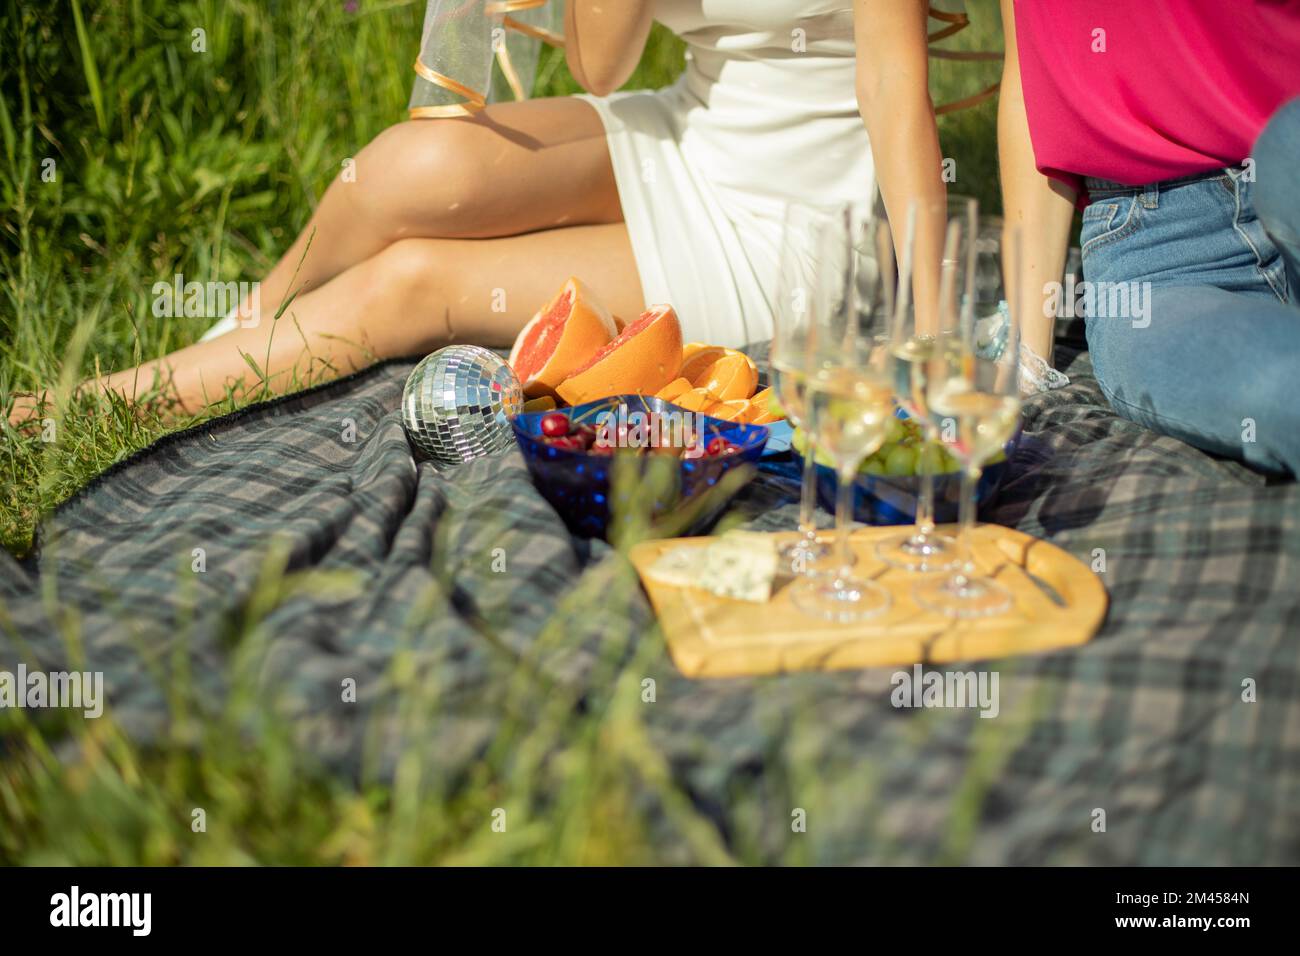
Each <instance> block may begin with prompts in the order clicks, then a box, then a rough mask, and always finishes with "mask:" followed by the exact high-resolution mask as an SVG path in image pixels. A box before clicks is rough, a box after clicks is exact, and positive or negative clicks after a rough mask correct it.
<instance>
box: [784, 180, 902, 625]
mask: <svg viewBox="0 0 1300 956" xmlns="http://www.w3.org/2000/svg"><path fill="white" fill-rule="evenodd" d="M815 215H816V216H817V217H818V218H819V219H820V221H821V222H822V225H821V228H820V232H819V234H818V242H817V243H816V248H817V251H818V254H819V255H818V261H817V268H818V270H819V272H820V274H821V276H823V278H824V279H825V281H824V282H823V291H822V292H821V294H820V295H819V297H818V300H817V303H816V308H814V309H813V310H811V312H810V315H809V320H808V346H807V352H806V356H807V359H806V364H805V366H804V368H805V376H806V378H805V381H804V402H805V410H806V417H807V419H808V420H809V421H810V423H811V428H812V434H813V435H814V436H815V438H816V442H817V446H818V447H819V448H820V449H822V450H823V451H824V452H825V453H826V454H828V455H829V456H830V458H831V459H832V461H833V462H834V464H835V473H836V476H837V478H838V482H837V485H838V487H837V495H836V506H835V556H834V571H833V572H832V573H829V574H819V575H815V576H813V575H810V576H807V577H805V578H803V579H802V580H800V581H797V582H795V583H794V584H793V585H791V588H792V591H791V599H792V601H793V602H794V604H795V606H796V607H798V608H799V609H800V610H801V611H803V612H804V613H807V614H811V615H815V616H819V617H824V618H828V619H830V620H833V621H854V620H859V619H862V618H866V617H872V616H874V615H877V614H880V613H882V612H883V611H884V610H886V609H887V608H888V607H889V605H890V597H889V592H888V591H886V590H885V589H884V588H882V587H881V586H880V585H878V584H876V583H874V582H872V581H868V580H864V579H862V578H860V577H854V574H853V566H854V563H855V559H854V555H853V549H852V544H851V541H850V538H849V532H850V529H851V525H852V520H853V513H852V512H853V488H854V482H855V480H856V478H857V475H858V469H859V467H860V466H861V464H862V460H863V459H864V458H866V457H867V456H868V455H870V454H872V453H873V452H874V451H875V450H876V449H878V448H879V447H880V446H881V445H882V444H883V443H884V440H885V433H886V427H887V425H888V422H889V419H890V417H891V416H892V414H893V404H894V403H893V389H892V387H891V384H890V379H889V366H888V362H887V357H888V335H887V328H888V316H887V315H886V309H885V301H886V298H887V296H886V293H885V288H886V286H887V285H888V283H887V282H886V281H885V280H884V275H885V272H886V270H882V269H881V268H879V266H878V263H877V262H876V261H875V259H874V257H873V256H872V254H871V253H872V252H873V251H874V250H877V249H879V248H880V246H881V242H880V235H879V233H880V230H881V228H882V225H883V223H884V220H883V218H881V217H878V216H876V215H875V214H874V210H873V208H872V207H870V206H864V205H860V204H844V205H837V206H833V207H820V208H819V209H817V210H816V212H815Z"/></svg>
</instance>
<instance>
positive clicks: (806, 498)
mask: <svg viewBox="0 0 1300 956" xmlns="http://www.w3.org/2000/svg"><path fill="white" fill-rule="evenodd" d="M804 450H805V452H806V453H807V454H805V455H804V459H803V484H802V485H801V486H800V489H799V530H800V531H802V532H803V535H804V537H805V538H808V539H809V540H811V539H813V538H816V537H817V519H816V510H817V445H816V444H815V443H814V442H813V439H812V436H811V435H809V437H808V445H807V446H806V448H805V449H804Z"/></svg>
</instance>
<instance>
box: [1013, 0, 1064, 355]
mask: <svg viewBox="0 0 1300 956" xmlns="http://www.w3.org/2000/svg"><path fill="white" fill-rule="evenodd" d="M1002 32H1003V34H1005V37H1006V39H1005V43H1006V58H1005V60H1004V61H1003V64H1002V92H1001V94H1000V99H999V102H998V166H999V169H1000V171H1001V175H1002V210H1003V221H1004V222H1005V223H1006V224H1007V225H1012V224H1017V225H1019V226H1020V275H1019V276H1015V275H1012V274H1011V272H1012V270H1010V269H1008V270H1007V271H1008V274H1007V276H1006V282H1007V287H1008V288H1016V289H1017V290H1018V292H1019V295H1020V301H1021V303H1022V313H1021V314H1022V315H1023V318H1022V320H1021V338H1022V341H1023V342H1024V344H1026V345H1028V346H1029V347H1030V348H1031V349H1033V350H1034V351H1035V352H1037V353H1038V354H1039V355H1041V356H1042V357H1043V358H1044V359H1046V360H1047V361H1048V362H1049V363H1050V362H1051V360H1052V333H1053V329H1054V325H1055V317H1054V316H1052V315H1050V314H1046V315H1045V314H1044V303H1045V302H1046V300H1047V295H1048V283H1051V282H1060V281H1061V278H1062V274H1063V273H1064V272H1065V254H1066V250H1067V247H1068V245H1069V240H1070V225H1071V223H1072V222H1073V221H1074V196H1073V194H1072V193H1071V192H1070V190H1069V189H1068V188H1067V187H1066V186H1065V184H1064V183H1061V182H1059V181H1057V180H1054V179H1050V178H1049V177H1047V176H1044V175H1043V174H1042V173H1040V172H1039V171H1038V168H1037V166H1036V164H1035V162H1034V146H1033V143H1032V142H1031V141H1030V139H1029V120H1028V117H1027V115H1026V113H1025V97H1024V91H1023V90H1022V88H1021V85H1020V59H1019V54H1018V50H1017V48H1016V14H1015V10H1014V2H1013V0H1002Z"/></svg>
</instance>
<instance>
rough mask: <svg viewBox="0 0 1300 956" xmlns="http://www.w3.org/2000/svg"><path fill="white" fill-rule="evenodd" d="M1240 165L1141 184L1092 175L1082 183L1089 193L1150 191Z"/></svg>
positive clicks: (1227, 171)
mask: <svg viewBox="0 0 1300 956" xmlns="http://www.w3.org/2000/svg"><path fill="white" fill-rule="evenodd" d="M1240 169H1241V167H1240V166H1226V167H1221V168H1219V169H1210V170H1207V171H1205V172H1203V173H1192V174H1191V175H1190V176H1178V177H1176V178H1174V179H1162V180H1160V181H1159V182H1155V183H1147V184H1145V185H1141V186H1134V185H1132V184H1130V183H1117V182H1115V181H1113V180H1110V179H1097V178H1095V177H1093V176H1087V177H1085V178H1084V180H1083V182H1084V185H1085V186H1086V187H1087V189H1088V193H1089V195H1096V194H1097V193H1141V192H1152V191H1159V190H1163V189H1173V188H1174V187H1175V186H1186V185H1188V184H1189V183H1200V182H1204V181H1205V180H1207V179H1218V178H1219V177H1220V176H1223V175H1225V174H1231V173H1232V172H1234V171H1240Z"/></svg>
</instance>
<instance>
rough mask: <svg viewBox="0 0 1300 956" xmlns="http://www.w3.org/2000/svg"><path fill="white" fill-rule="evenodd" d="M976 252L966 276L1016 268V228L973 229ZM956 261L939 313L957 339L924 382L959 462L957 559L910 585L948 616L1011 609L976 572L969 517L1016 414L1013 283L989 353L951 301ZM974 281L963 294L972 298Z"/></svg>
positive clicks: (998, 589)
mask: <svg viewBox="0 0 1300 956" xmlns="http://www.w3.org/2000/svg"><path fill="white" fill-rule="evenodd" d="M976 245H977V248H976V251H975V254H976V256H977V257H978V260H979V261H977V262H976V264H975V268H974V269H972V270H971V271H970V272H969V273H968V274H967V276H966V279H965V280H964V281H966V282H971V281H972V280H973V277H974V276H977V275H985V276H990V275H994V274H997V273H1004V274H1015V273H1016V268H1015V266H1016V263H1017V260H1016V256H1017V255H1018V252H1019V230H1018V229H1007V230H1005V231H1003V232H999V231H997V230H993V229H980V230H979V231H978V241H977V243H976ZM957 271H958V270H956V269H955V268H951V267H945V270H944V276H943V287H944V290H945V300H944V301H945V302H946V303H947V305H946V306H945V307H944V308H942V309H941V318H942V319H943V320H944V321H945V324H946V326H947V327H948V328H951V329H952V330H953V332H954V334H955V337H956V340H957V342H958V345H959V347H958V348H956V349H955V350H953V351H952V352H951V354H947V355H945V357H944V358H943V359H942V360H941V361H937V362H936V363H934V370H935V372H936V374H934V375H933V376H932V377H931V378H930V379H929V381H928V382H927V388H926V393H927V401H928V404H929V417H930V421H931V422H932V423H933V425H934V426H935V428H936V429H937V430H938V432H939V435H940V437H941V439H942V440H943V441H944V442H945V443H946V444H947V446H948V448H949V450H950V451H951V452H952V454H953V456H954V457H955V458H957V460H958V461H960V462H961V465H962V487H961V502H960V512H959V518H958V538H959V541H960V542H961V546H962V550H963V561H962V563H961V565H960V566H959V567H958V569H957V570H956V571H955V572H954V573H952V574H950V575H945V576H942V577H937V578H931V579H930V580H927V581H922V582H920V583H918V584H917V585H916V587H915V588H914V589H913V594H914V596H915V598H916V601H917V603H918V604H920V605H922V606H924V607H928V608H931V609H933V610H936V611H941V612H942V613H944V614H948V615H950V616H953V617H960V618H970V617H984V616H987V615H991V614H1000V613H1002V612H1003V611H1006V610H1008V609H1010V607H1011V605H1012V598H1011V594H1010V592H1008V591H1007V590H1006V588H1004V587H1002V585H1000V584H998V583H997V582H996V581H993V580H992V579H990V578H987V577H983V576H980V575H979V574H977V573H976V569H975V565H974V561H973V560H972V550H971V545H970V541H971V530H972V528H973V527H974V525H975V488H976V486H977V485H978V483H979V479H980V475H981V474H982V472H983V467H984V465H985V463H986V462H988V460H989V459H990V458H992V457H994V456H995V455H996V454H997V453H998V452H999V451H1001V450H1002V449H1003V448H1004V447H1005V445H1006V442H1007V441H1008V440H1009V439H1010V438H1011V436H1012V434H1014V432H1015V429H1016V423H1017V421H1018V419H1019V416H1020V389H1019V380H1018V379H1019V354H1020V320H1021V313H1020V308H1019V305H1018V300H1017V297H1016V296H1015V295H1014V293H1013V291H1012V290H1013V288H1014V287H1013V284H1011V283H1007V284H1006V288H1007V289H1008V292H1009V293H1010V294H1009V296H1008V298H1009V301H1008V310H1007V311H1008V318H1007V331H1006V344H1005V347H1004V348H1003V349H1002V350H1001V351H1000V352H999V353H998V354H997V355H996V357H987V356H988V355H989V353H988V352H987V351H983V352H982V351H981V349H980V348H979V344H978V342H977V341H976V333H975V322H974V319H973V316H974V310H973V309H971V308H967V309H962V308H960V307H957V306H955V305H954V304H953V303H952V301H951V300H952V299H953V298H957V296H955V295H954V294H953V290H954V289H955V287H956V286H958V285H959V284H960V283H961V282H962V281H963V280H962V279H961V277H960V276H958V275H957ZM976 297H977V296H976V293H975V291H974V290H973V289H972V291H971V293H970V294H969V295H968V296H967V298H969V299H973V298H976Z"/></svg>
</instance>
